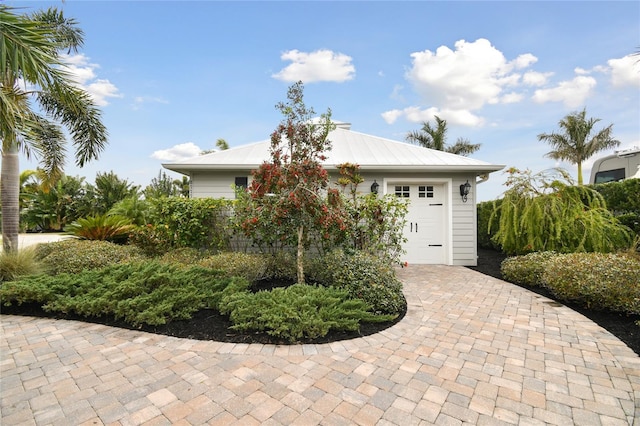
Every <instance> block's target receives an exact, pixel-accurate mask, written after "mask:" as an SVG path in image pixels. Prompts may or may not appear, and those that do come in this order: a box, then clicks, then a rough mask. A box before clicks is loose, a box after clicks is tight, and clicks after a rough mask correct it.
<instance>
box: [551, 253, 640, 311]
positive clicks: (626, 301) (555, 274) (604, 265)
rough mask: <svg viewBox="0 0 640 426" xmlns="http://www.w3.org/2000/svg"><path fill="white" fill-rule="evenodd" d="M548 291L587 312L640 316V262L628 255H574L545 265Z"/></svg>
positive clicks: (563, 256) (568, 255) (555, 257)
mask: <svg viewBox="0 0 640 426" xmlns="http://www.w3.org/2000/svg"><path fill="white" fill-rule="evenodd" d="M542 280H543V281H544V285H545V287H547V288H548V289H549V291H550V292H551V293H552V294H553V295H554V296H556V297H557V298H559V299H560V300H566V301H571V302H576V303H579V304H580V305H582V306H584V307H585V308H587V309H594V310H603V309H607V310H611V311H617V312H625V313H628V314H640V261H638V259H637V258H636V257H633V256H628V255H625V254H603V253H572V254H564V255H557V256H554V257H552V258H551V259H549V260H548V261H547V262H546V263H545V270H544V272H543V274H542Z"/></svg>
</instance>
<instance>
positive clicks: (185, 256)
mask: <svg viewBox="0 0 640 426" xmlns="http://www.w3.org/2000/svg"><path fill="white" fill-rule="evenodd" d="M203 256H204V255H203V254H202V252H200V250H196V249H194V248H190V247H182V248H177V249H172V250H170V251H168V252H166V253H165V254H163V255H162V256H161V257H159V258H158V261H160V262H162V263H173V264H176V265H179V266H183V267H189V266H193V265H196V264H197V263H198V262H200V261H201V260H202V258H203Z"/></svg>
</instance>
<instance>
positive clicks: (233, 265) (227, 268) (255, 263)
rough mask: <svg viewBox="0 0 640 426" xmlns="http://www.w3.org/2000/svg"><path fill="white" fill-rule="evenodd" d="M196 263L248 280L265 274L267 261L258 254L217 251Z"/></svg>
mask: <svg viewBox="0 0 640 426" xmlns="http://www.w3.org/2000/svg"><path fill="white" fill-rule="evenodd" d="M198 265H200V266H202V267H205V268H211V269H217V270H219V271H222V273H223V275H224V276H226V277H242V278H244V279H245V280H247V281H248V282H255V281H258V280H261V279H263V278H265V277H266V274H267V261H266V259H265V257H264V256H263V255H260V254H248V253H237V252H228V253H219V254H216V255H213V256H208V257H205V258H203V259H201V260H200V261H199V262H198Z"/></svg>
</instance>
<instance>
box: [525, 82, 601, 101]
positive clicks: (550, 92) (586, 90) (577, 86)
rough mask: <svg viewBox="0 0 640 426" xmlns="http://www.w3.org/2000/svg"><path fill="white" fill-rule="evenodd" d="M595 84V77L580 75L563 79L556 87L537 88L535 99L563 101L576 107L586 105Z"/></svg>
mask: <svg viewBox="0 0 640 426" xmlns="http://www.w3.org/2000/svg"><path fill="white" fill-rule="evenodd" d="M595 86H596V79H595V78H593V77H588V76H584V75H578V76H576V77H574V78H573V80H570V81H561V82H560V83H558V85H557V86H556V87H553V88H550V89H538V90H536V91H535V92H534V94H533V100H534V101H535V102H537V103H546V102H562V103H564V104H565V105H566V106H567V107H570V108H576V107H579V106H582V105H584V103H585V101H586V99H587V98H588V97H589V96H590V95H591V92H592V90H593V88H594V87H595Z"/></svg>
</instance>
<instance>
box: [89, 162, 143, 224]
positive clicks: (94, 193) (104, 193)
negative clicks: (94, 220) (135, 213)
mask: <svg viewBox="0 0 640 426" xmlns="http://www.w3.org/2000/svg"><path fill="white" fill-rule="evenodd" d="M138 189H139V188H138V187H137V186H135V185H133V184H132V183H130V182H129V181H128V180H127V179H124V180H122V179H120V178H119V177H118V176H117V175H116V174H115V173H114V172H109V173H97V174H96V180H95V185H87V192H88V193H89V194H90V196H91V197H92V198H93V205H94V209H93V212H92V213H93V214H96V215H103V214H105V213H107V212H108V211H109V210H111V208H112V207H113V206H114V205H115V204H116V203H118V202H119V201H122V200H124V199H125V198H137V197H138Z"/></svg>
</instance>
